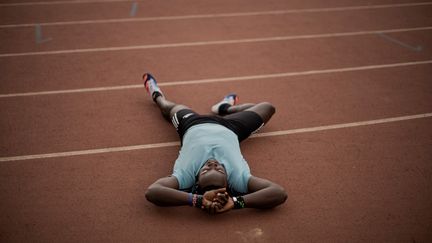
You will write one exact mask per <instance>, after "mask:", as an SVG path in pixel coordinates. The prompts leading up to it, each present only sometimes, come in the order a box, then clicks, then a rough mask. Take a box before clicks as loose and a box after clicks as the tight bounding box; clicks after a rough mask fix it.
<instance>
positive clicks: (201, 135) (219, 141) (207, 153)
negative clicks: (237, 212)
mask: <svg viewBox="0 0 432 243" xmlns="http://www.w3.org/2000/svg"><path fill="white" fill-rule="evenodd" d="M209 159H215V160H217V161H218V162H219V163H220V164H222V165H223V166H224V167H225V170H226V173H227V179H228V185H229V187H230V189H231V190H234V191H236V192H238V193H247V191H248V182H249V178H250V177H251V173H250V169H249V166H248V164H247V162H246V160H245V159H244V158H243V155H242V154H241V151H240V144H239V141H238V138H237V135H236V134H235V133H234V132H232V131H231V130H229V129H228V128H226V127H224V126H222V125H219V124H214V123H204V124H199V125H195V126H192V127H191V128H189V129H188V130H187V132H186V134H185V135H184V136H183V145H182V148H181V149H180V152H179V156H178V158H177V160H176V161H175V164H174V171H173V174H172V175H173V176H175V177H176V178H177V180H178V183H179V189H180V190H187V189H189V188H191V187H192V186H193V185H194V184H195V179H196V176H197V175H198V173H199V170H200V169H201V168H202V167H203V166H204V164H205V163H206V161H207V160H209Z"/></svg>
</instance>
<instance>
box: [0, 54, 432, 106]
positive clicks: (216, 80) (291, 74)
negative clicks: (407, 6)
mask: <svg viewBox="0 0 432 243" xmlns="http://www.w3.org/2000/svg"><path fill="white" fill-rule="evenodd" d="M426 64H432V60H425V61H414V62H401V63H390V64H379V65H368V66H357V67H345V68H334V69H321V70H309V71H299V72H286V73H272V74H262V75H251V76H239V77H226V78H210V79H198V80H183V81H171V82H163V83H158V85H159V86H161V87H163V86H177V85H191V84H204V83H223V82H233V81H242V80H255V79H271V78H283V77H294V76H303V75H317V74H326V73H342V72H352V71H362V70H373V69H383V68H396V67H405V66H414V65H426ZM142 88H144V86H143V84H131V85H121V86H106V87H96V88H82V89H66V90H51V91H39V92H27V93H11V94H0V98H12V97H22V96H37V95H55V94H68V93H86V92H100V91H109V90H123V89H142Z"/></svg>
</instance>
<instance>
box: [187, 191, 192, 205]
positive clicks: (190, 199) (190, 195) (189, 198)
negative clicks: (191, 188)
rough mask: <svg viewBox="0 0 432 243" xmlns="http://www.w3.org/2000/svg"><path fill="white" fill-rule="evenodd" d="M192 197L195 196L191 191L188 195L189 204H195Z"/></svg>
mask: <svg viewBox="0 0 432 243" xmlns="http://www.w3.org/2000/svg"><path fill="white" fill-rule="evenodd" d="M192 198H193V194H192V193H189V195H188V204H189V206H193V201H192Z"/></svg>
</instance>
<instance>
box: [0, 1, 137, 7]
mask: <svg viewBox="0 0 432 243" xmlns="http://www.w3.org/2000/svg"><path fill="white" fill-rule="evenodd" d="M132 1H134V0H75V1H41V2H22V3H0V7H12V6H33V5H58V4H85V3H112V2H132Z"/></svg>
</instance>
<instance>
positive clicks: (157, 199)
mask: <svg viewBox="0 0 432 243" xmlns="http://www.w3.org/2000/svg"><path fill="white" fill-rule="evenodd" d="M178 188H179V185H178V181H177V178H175V177H174V176H168V177H163V178H160V179H159V180H157V181H155V182H154V183H153V184H152V185H150V186H149V188H148V189H147V191H146V193H145V196H146V198H147V200H149V201H150V202H152V203H154V204H156V205H158V206H182V205H188V204H189V194H188V193H186V192H183V191H179V190H178Z"/></svg>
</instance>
